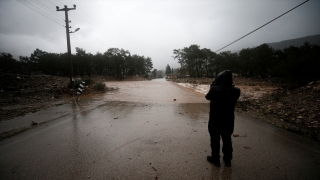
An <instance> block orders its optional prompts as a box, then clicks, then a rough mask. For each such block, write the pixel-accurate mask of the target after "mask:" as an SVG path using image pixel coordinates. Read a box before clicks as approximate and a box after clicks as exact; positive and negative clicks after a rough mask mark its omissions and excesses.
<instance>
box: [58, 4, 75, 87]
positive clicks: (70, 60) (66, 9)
mask: <svg viewBox="0 0 320 180" xmlns="http://www.w3.org/2000/svg"><path fill="white" fill-rule="evenodd" d="M56 8H57V11H64V12H65V18H66V20H65V21H66V33H67V46H68V59H69V62H70V86H71V87H73V79H72V76H73V67H72V58H71V45H70V35H69V33H70V32H69V19H68V11H70V10H75V9H76V5H73V8H68V7H67V6H66V5H64V8H63V9H59V7H58V6H56ZM70 22H71V21H70ZM70 28H71V27H70Z"/></svg>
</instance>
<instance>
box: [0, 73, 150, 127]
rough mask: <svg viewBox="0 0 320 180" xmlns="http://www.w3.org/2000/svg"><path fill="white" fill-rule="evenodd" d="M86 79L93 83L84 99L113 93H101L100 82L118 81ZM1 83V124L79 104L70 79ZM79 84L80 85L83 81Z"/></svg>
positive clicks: (6, 78)
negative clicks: (19, 117)
mask: <svg viewBox="0 0 320 180" xmlns="http://www.w3.org/2000/svg"><path fill="white" fill-rule="evenodd" d="M86 79H90V81H91V83H90V85H86V86H85V88H84V90H83V94H82V96H84V95H88V94H90V95H92V96H90V97H94V96H95V95H96V94H101V93H103V92H105V91H110V90H113V89H112V88H108V87H106V89H105V90H104V91H101V90H99V89H97V88H96V85H97V83H98V82H105V81H113V80H116V79H115V78H111V77H99V76H92V77H82V78H81V80H86ZM0 80H1V81H0V122H1V121H4V120H9V119H12V118H14V117H17V116H23V115H25V114H27V113H32V112H37V111H39V110H41V109H45V108H49V107H52V106H59V105H62V104H65V103H71V102H72V101H75V100H76V89H75V90H73V89H70V88H68V85H69V78H68V77H57V76H49V75H35V76H25V75H17V74H0ZM75 80H76V81H79V80H80V78H76V79H75ZM126 80H129V81H134V80H144V78H141V77H129V78H127V79H126Z"/></svg>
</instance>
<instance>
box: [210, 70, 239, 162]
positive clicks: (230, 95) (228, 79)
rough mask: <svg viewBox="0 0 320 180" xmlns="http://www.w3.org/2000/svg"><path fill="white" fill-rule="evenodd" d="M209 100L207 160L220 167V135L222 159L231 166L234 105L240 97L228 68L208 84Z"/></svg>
mask: <svg viewBox="0 0 320 180" xmlns="http://www.w3.org/2000/svg"><path fill="white" fill-rule="evenodd" d="M205 97H206V99H207V100H210V113H209V124H208V130H209V133H210V143H211V144H210V146H211V156H207V160H208V161H209V162H210V163H212V164H214V165H215V166H217V167H220V166H221V164H220V136H221V138H222V142H223V147H222V152H223V160H224V163H225V165H226V166H231V159H232V152H233V149H232V142H231V135H232V133H233V129H234V107H235V105H236V103H237V101H238V99H239V97H240V89H239V88H237V87H235V86H234V84H233V81H232V72H231V71H230V70H225V71H222V72H221V73H219V74H218V75H217V77H216V78H215V81H213V82H212V84H211V85H210V90H209V92H208V93H207V94H206V96H205Z"/></svg>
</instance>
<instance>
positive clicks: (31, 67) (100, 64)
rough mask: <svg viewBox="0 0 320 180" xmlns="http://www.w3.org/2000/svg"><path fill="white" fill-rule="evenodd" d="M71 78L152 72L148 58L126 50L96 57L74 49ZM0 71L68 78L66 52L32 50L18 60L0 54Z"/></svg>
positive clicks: (123, 75)
mask: <svg viewBox="0 0 320 180" xmlns="http://www.w3.org/2000/svg"><path fill="white" fill-rule="evenodd" d="M72 62H73V75H74V76H84V75H87V76H91V75H106V76H112V77H116V78H117V79H122V78H124V77H126V76H133V75H139V76H142V77H146V76H148V73H150V72H151V70H152V69H153V63H152V59H151V58H150V57H145V56H140V55H137V54H133V55H131V54H130V52H129V51H128V50H124V49H119V48H109V49H108V50H107V51H106V52H104V53H100V52H97V53H96V54H91V53H86V50H84V49H82V48H78V47H76V53H75V54H72ZM0 63H1V66H0V71H2V72H8V73H18V74H29V75H30V74H31V73H37V72H39V73H40V72H41V73H42V74H47V75H53V76H57V75H59V76H69V72H70V63H69V59H68V55H67V53H63V54H58V53H49V52H46V51H42V50H40V49H36V50H34V51H33V53H32V54H31V55H30V57H27V56H20V57H19V60H16V59H14V58H13V57H12V55H11V54H10V53H5V52H2V53H1V54H0Z"/></svg>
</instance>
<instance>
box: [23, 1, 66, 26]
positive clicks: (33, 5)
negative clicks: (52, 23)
mask: <svg viewBox="0 0 320 180" xmlns="http://www.w3.org/2000/svg"><path fill="white" fill-rule="evenodd" d="M23 2H25V3H28V4H29V5H30V6H32V7H35V8H37V9H38V10H39V11H41V12H42V13H45V14H47V15H49V16H51V18H53V19H55V20H57V21H60V20H61V19H58V18H57V17H55V16H53V15H51V14H49V13H47V12H46V11H44V10H43V9H41V8H39V7H37V6H35V4H32V3H29V2H28V1H26V0H24V1H23Z"/></svg>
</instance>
